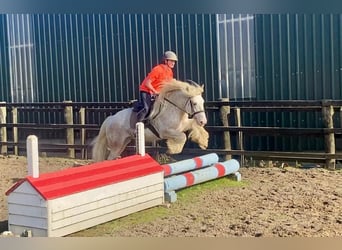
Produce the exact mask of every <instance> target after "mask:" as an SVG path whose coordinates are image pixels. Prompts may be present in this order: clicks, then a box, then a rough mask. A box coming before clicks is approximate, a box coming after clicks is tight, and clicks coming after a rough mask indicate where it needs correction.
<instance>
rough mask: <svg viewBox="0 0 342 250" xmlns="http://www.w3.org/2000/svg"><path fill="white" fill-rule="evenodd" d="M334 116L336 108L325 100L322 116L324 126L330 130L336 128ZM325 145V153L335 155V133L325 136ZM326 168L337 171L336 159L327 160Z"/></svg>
mask: <svg viewBox="0 0 342 250" xmlns="http://www.w3.org/2000/svg"><path fill="white" fill-rule="evenodd" d="M333 115H334V107H333V106H332V105H331V104H330V103H329V102H328V101H325V100H323V101H322V116H323V122H324V126H325V127H326V128H328V129H333V128H334V121H333ZM324 143H325V152H326V153H328V154H335V152H336V150H335V133H334V132H333V131H332V132H328V133H325V134H324ZM325 162H326V167H327V168H329V169H335V167H336V159H335V158H333V159H331V158H326V160H325Z"/></svg>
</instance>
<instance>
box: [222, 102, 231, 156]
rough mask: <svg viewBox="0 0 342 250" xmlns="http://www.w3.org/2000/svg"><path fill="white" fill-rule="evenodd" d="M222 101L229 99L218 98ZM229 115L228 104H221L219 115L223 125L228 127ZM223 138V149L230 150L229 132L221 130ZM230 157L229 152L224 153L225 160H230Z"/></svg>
mask: <svg viewBox="0 0 342 250" xmlns="http://www.w3.org/2000/svg"><path fill="white" fill-rule="evenodd" d="M220 101H222V102H227V101H229V99H228V98H222V99H220ZM229 115H230V106H221V108H220V117H221V121H222V124H223V126H225V127H229V121H228V116H229ZM223 140H224V149H225V150H231V149H232V145H231V141H230V133H229V131H224V132H223ZM231 158H232V155H231V154H226V155H225V160H230V159H231Z"/></svg>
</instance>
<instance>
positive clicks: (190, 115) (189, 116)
mask: <svg viewBox="0 0 342 250" xmlns="http://www.w3.org/2000/svg"><path fill="white" fill-rule="evenodd" d="M164 100H165V101H167V102H168V103H171V104H172V105H173V106H175V107H176V108H178V109H180V110H181V111H183V112H184V113H186V114H188V118H189V119H192V118H194V116H195V115H197V114H199V113H202V112H203V113H204V110H199V111H194V112H192V113H189V112H188V111H186V110H185V109H184V108H181V107H179V106H178V105H177V104H175V103H174V102H172V101H171V100H170V99H168V98H164ZM189 102H190V107H191V111H193V110H194V106H193V104H192V102H191V97H189V98H188V100H187V101H186V103H185V107H186V105H188V103H189Z"/></svg>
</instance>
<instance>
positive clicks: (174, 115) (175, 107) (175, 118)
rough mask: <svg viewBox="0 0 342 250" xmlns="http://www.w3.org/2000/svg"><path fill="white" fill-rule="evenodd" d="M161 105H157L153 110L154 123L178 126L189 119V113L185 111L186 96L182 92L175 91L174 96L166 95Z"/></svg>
mask: <svg viewBox="0 0 342 250" xmlns="http://www.w3.org/2000/svg"><path fill="white" fill-rule="evenodd" d="M166 98H167V99H168V100H169V101H167V100H165V99H164V101H163V102H161V103H159V105H158V104H157V105H155V106H154V108H153V111H152V112H151V118H152V123H154V124H155V125H156V126H158V125H159V126H161V125H163V126H170V127H176V126H179V124H180V123H182V122H185V121H186V120H188V118H187V117H188V116H187V114H186V113H185V112H184V110H185V105H186V102H187V100H186V97H184V96H183V95H181V94H180V93H174V94H173V95H172V96H169V97H166Z"/></svg>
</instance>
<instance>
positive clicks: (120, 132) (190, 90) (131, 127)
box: [91, 79, 209, 162]
mask: <svg viewBox="0 0 342 250" xmlns="http://www.w3.org/2000/svg"><path fill="white" fill-rule="evenodd" d="M203 91H204V86H203V85H199V84H197V83H196V82H194V81H191V80H188V81H187V82H183V81H179V80H176V79H172V80H171V81H169V82H166V83H165V84H163V88H162V90H161V91H160V93H159V95H158V96H157V98H156V100H155V102H154V104H153V107H152V109H151V111H150V114H149V115H148V118H147V119H148V125H145V127H144V128H145V129H144V133H145V141H147V142H153V141H159V140H166V147H167V151H166V153H167V154H178V153H180V152H181V151H182V150H183V147H184V144H185V142H186V140H187V137H188V138H189V139H190V140H191V141H193V142H195V143H197V144H198V145H199V147H200V148H201V149H204V150H205V149H206V148H207V147H208V140H209V134H208V132H207V131H206V130H205V128H204V126H205V125H206V123H207V117H206V114H205V110H204V99H203V97H202V93H203ZM136 122H137V113H136V112H134V108H133V107H129V108H125V109H122V110H120V111H118V112H117V113H115V114H114V115H111V116H108V117H107V118H106V119H105V120H104V122H103V123H102V125H101V127H100V131H99V133H98V135H97V136H96V137H95V138H94V140H93V141H92V143H91V145H92V146H93V148H92V159H93V161H95V162H98V161H103V160H112V159H117V158H120V157H121V154H122V152H123V151H124V150H125V148H126V147H127V145H128V144H129V143H130V142H131V141H132V140H133V139H135V136H136V131H135V123H136Z"/></svg>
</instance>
